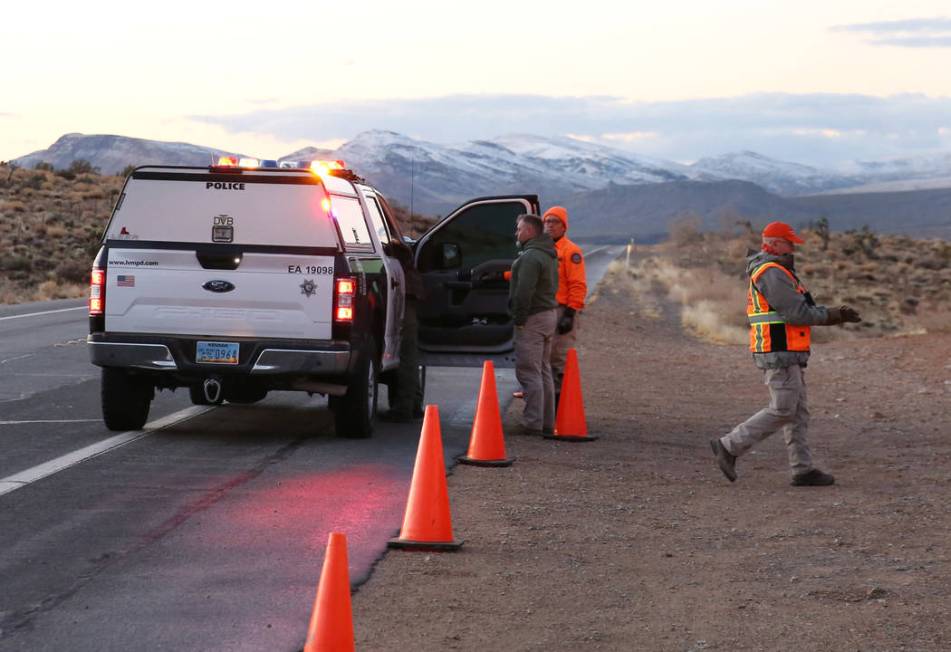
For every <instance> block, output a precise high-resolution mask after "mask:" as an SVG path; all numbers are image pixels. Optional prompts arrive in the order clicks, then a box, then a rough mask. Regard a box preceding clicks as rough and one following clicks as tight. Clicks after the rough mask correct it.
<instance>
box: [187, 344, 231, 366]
mask: <svg viewBox="0 0 951 652" xmlns="http://www.w3.org/2000/svg"><path fill="white" fill-rule="evenodd" d="M195 362H206V363H210V364H238V343H237V342H198V349H197V350H196V351H195Z"/></svg>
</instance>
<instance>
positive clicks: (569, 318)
mask: <svg viewBox="0 0 951 652" xmlns="http://www.w3.org/2000/svg"><path fill="white" fill-rule="evenodd" d="M574 327H575V309H574V308H565V312H564V313H562V315H561V318H560V319H559V320H558V327H557V328H556V329H555V330H557V331H558V334H559V335H564V334H565V333H570V332H571V329H572V328H574Z"/></svg>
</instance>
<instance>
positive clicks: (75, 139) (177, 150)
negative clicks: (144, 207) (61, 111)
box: [14, 134, 243, 174]
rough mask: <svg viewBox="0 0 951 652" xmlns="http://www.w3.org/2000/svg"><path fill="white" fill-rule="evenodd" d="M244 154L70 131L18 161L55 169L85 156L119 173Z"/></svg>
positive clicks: (102, 168) (106, 170) (108, 171)
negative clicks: (137, 167)
mask: <svg viewBox="0 0 951 652" xmlns="http://www.w3.org/2000/svg"><path fill="white" fill-rule="evenodd" d="M223 155H234V156H243V155H242V154H237V153H235V152H228V151H225V150H221V149H215V148H213V147H202V146H200V145H191V144H189V143H169V142H164V141H160V140H145V139H144V138H129V137H127V136H114V135H108V134H96V135H89V136H87V135H85V134H66V135H65V136H61V137H60V138H59V139H58V140H57V141H56V142H55V143H53V144H52V145H50V146H49V148H47V149H43V150H39V151H36V152H33V153H32V154H27V155H26V156H21V157H20V158H18V159H15V160H14V163H16V164H17V165H20V166H22V167H33V166H34V165H36V164H37V163H40V162H42V163H49V164H50V165H52V166H53V167H55V168H68V167H69V166H70V164H72V162H73V161H76V160H79V159H83V160H86V161H89V162H90V163H92V165H93V167H95V168H98V169H99V171H100V172H102V173H103V174H116V173H118V172H121V171H122V170H124V169H125V168H126V167H127V166H129V165H146V164H154V165H199V166H202V165H210V164H211V163H213V162H215V161H216V160H217V157H218V156H223Z"/></svg>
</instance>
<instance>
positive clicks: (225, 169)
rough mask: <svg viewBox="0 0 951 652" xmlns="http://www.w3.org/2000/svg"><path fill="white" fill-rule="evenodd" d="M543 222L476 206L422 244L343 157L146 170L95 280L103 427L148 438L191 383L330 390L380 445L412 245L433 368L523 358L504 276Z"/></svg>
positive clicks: (131, 186) (344, 414) (236, 391)
mask: <svg viewBox="0 0 951 652" xmlns="http://www.w3.org/2000/svg"><path fill="white" fill-rule="evenodd" d="M529 212H534V213H537V212H538V198H537V197H536V196H534V195H521V196H505V197H484V198H480V199H475V200H472V201H470V202H467V203H465V204H464V205H463V206H461V207H460V208H458V209H456V210H455V211H453V212H452V213H450V214H449V215H448V216H447V217H446V218H445V219H443V220H441V221H440V222H438V223H437V224H436V225H435V226H433V227H432V228H431V229H430V230H429V231H428V232H427V233H425V234H424V235H423V236H422V237H421V238H420V239H419V240H418V241H416V242H412V241H408V239H405V238H403V236H402V234H401V232H400V228H399V225H398V224H397V222H396V220H395V219H394V218H393V214H392V211H391V210H390V208H389V207H388V205H387V202H386V200H385V199H384V198H383V196H382V195H381V194H380V193H379V192H378V191H377V190H375V189H374V188H372V187H371V186H369V185H368V184H366V183H365V182H364V181H363V180H362V179H360V178H359V177H357V176H355V175H354V174H353V173H352V172H350V171H349V170H346V169H344V168H343V167H342V166H341V165H339V164H327V163H318V162H314V165H312V166H310V167H306V168H301V169H294V168H277V167H262V166H260V165H259V164H258V163H257V162H254V161H252V162H245V161H242V162H241V163H240V164H239V162H238V161H236V160H222V161H220V162H219V164H218V165H214V166H211V167H207V168H196V167H168V166H147V167H140V168H137V169H136V170H135V171H134V172H133V173H132V174H131V175H130V176H129V178H128V179H127V180H126V183H125V186H124V187H123V190H122V193H121V194H120V196H119V198H118V200H117V202H116V206H115V208H114V210H113V213H112V217H111V219H110V221H109V223H108V225H107V227H106V230H105V233H104V235H103V238H102V246H101V249H100V251H99V254H98V255H97V256H96V259H95V262H94V264H93V269H92V274H91V282H90V299H89V323H90V334H89V338H88V342H89V345H90V346H89V349H90V355H91V359H92V362H93V364H96V365H98V366H100V367H102V393H101V398H102V414H103V419H104V421H105V423H106V426H107V427H108V428H110V429H112V430H134V429H138V428H141V427H142V426H143V425H144V424H145V422H146V420H147V418H148V413H149V408H150V404H151V401H152V399H153V397H154V392H155V390H156V389H159V390H163V389H171V390H174V389H175V388H179V387H182V388H187V389H188V391H189V393H190V396H191V399H192V402H194V403H196V404H218V403H221V402H223V401H227V402H230V403H253V402H256V401H259V400H261V399H263V398H264V397H265V396H266V395H267V393H268V392H269V391H271V390H297V391H305V392H309V393H311V394H314V393H317V394H322V395H327V396H329V397H330V407H331V409H332V410H333V411H334V413H335V423H336V431H337V434H338V435H339V436H348V437H367V436H369V435H370V434H371V433H372V431H373V423H374V418H375V414H376V406H377V389H378V385H379V383H385V384H389V385H390V386H391V389H393V385H392V384H393V383H395V382H396V377H397V374H396V373H395V370H396V368H397V367H398V365H399V363H400V360H399V350H400V346H399V345H400V332H401V322H402V315H403V307H404V278H403V277H404V274H403V270H402V268H401V267H400V264H399V263H398V260H397V258H396V257H395V256H394V248H395V247H398V246H406V243H407V242H408V243H409V246H412V247H413V250H414V253H413V255H414V256H415V261H416V265H417V269H419V271H420V272H421V275H422V277H423V283H424V285H425V288H426V293H427V294H426V298H425V299H424V300H422V301H420V302H419V305H418V316H419V346H420V350H421V356H422V357H421V359H422V361H423V363H424V364H438V365H456V366H470V365H472V366H475V365H481V363H482V360H483V359H486V358H492V357H494V358H495V359H496V360H497V361H498V362H499V363H500V364H506V363H510V361H511V360H510V356H511V351H512V348H513V325H512V321H511V317H510V315H509V313H508V309H507V298H508V296H507V293H508V284H507V281H505V280H504V279H503V278H502V274H501V271H502V270H503V269H506V268H508V266H509V265H510V264H511V261H512V259H513V258H514V257H515V254H516V249H515V239H514V223H515V218H516V216H517V215H519V214H520V213H529ZM424 369H425V368H423V370H424Z"/></svg>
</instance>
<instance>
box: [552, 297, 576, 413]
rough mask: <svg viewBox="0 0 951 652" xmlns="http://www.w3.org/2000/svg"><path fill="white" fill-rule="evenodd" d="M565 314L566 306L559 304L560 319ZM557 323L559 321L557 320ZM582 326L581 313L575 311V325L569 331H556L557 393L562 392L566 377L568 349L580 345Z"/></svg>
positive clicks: (553, 361)
mask: <svg viewBox="0 0 951 652" xmlns="http://www.w3.org/2000/svg"><path fill="white" fill-rule="evenodd" d="M563 314H565V307H564V306H558V319H561V316H562V315H563ZM556 323H557V322H556ZM579 328H581V313H580V312H576V313H575V321H574V327H573V328H572V329H571V330H570V331H568V332H567V333H563V334H559V333H555V339H554V340H552V344H551V376H552V380H553V382H554V383H555V395H556V396H557V395H558V394H561V381H562V380H563V379H564V377H565V359H566V358H567V357H568V349H571V348H574V347H577V346H578V329H579Z"/></svg>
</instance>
